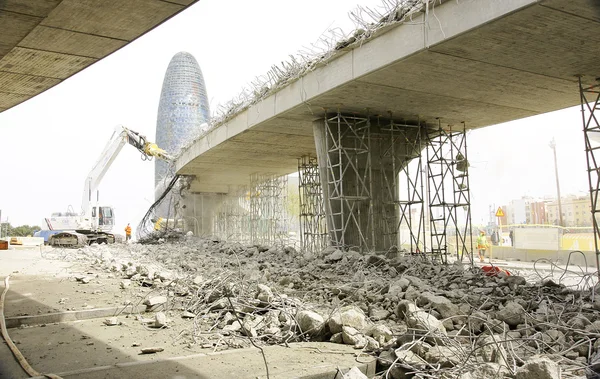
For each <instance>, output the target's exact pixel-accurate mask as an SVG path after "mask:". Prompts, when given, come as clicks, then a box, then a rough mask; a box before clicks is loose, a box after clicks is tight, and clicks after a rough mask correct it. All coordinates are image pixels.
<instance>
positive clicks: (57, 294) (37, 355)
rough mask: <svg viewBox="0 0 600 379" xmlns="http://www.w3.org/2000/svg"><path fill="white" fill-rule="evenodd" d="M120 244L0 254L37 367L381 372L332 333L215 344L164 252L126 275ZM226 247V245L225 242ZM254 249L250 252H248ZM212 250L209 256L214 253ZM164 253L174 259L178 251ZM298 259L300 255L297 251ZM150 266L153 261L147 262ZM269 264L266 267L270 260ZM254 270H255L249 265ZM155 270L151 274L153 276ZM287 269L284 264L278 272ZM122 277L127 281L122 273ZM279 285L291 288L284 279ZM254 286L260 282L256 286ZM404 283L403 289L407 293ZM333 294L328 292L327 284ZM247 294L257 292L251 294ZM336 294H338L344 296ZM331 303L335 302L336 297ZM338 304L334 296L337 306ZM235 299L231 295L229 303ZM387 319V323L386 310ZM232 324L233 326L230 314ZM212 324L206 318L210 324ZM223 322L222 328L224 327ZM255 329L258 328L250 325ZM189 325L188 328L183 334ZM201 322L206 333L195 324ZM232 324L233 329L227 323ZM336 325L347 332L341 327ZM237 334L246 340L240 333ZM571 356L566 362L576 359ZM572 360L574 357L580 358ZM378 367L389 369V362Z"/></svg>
mask: <svg viewBox="0 0 600 379" xmlns="http://www.w3.org/2000/svg"><path fill="white" fill-rule="evenodd" d="M95 249H96V250H95ZM127 249H129V248H128V247H123V245H122V246H121V247H114V248H113V247H110V248H109V247H101V248H94V247H89V248H85V249H84V250H83V251H82V250H77V249H74V250H68V249H52V248H48V247H46V248H42V249H40V248H32V249H23V250H8V251H2V252H0V278H1V279H2V280H4V278H5V277H7V276H8V275H10V290H9V291H8V293H7V295H6V299H5V304H4V316H5V319H6V323H7V326H8V328H9V329H8V331H9V334H10V337H11V338H12V340H13V341H14V343H15V344H16V346H17V347H18V348H19V349H20V351H21V353H22V354H23V355H24V357H25V358H26V359H27V360H28V362H29V363H30V364H31V366H32V367H34V368H35V369H36V370H37V371H38V372H40V373H44V374H48V373H53V374H57V375H59V376H61V377H69V378H71V377H72V378H154V377H156V378H167V377H168V378H207V379H208V378H239V379H242V378H267V371H266V367H268V370H269V372H268V375H269V378H282V379H283V378H313V379H317V378H332V379H333V378H338V379H340V378H346V377H348V378H350V377H351V376H344V374H346V373H348V371H349V370H350V369H351V368H353V367H357V368H358V369H360V371H362V372H363V373H365V374H366V376H367V377H369V378H373V377H375V375H376V371H379V374H381V357H380V365H379V366H377V354H372V353H371V354H369V353H368V351H366V350H367V349H366V346H365V347H364V348H362V349H361V348H357V346H356V345H355V346H352V344H349V343H347V342H346V341H344V343H339V341H338V343H331V342H327V341H325V342H316V341H317V340H319V339H318V338H316V337H317V336H316V334H315V335H314V337H315V338H313V340H314V341H310V342H295V341H297V340H294V339H290V340H289V342H285V343H282V342H281V341H282V340H277V342H278V343H269V344H259V345H258V346H260V347H259V348H257V347H255V346H253V345H254V344H253V343H252V344H251V343H248V342H247V341H245V340H243V342H239V341H242V340H241V339H234V338H233V337H231V336H230V334H229V333H224V334H223V336H227V337H223V336H222V337H221V339H227V343H222V342H221V340H219V341H216V342H215V341H214V340H209V339H206V338H204V335H208V334H209V333H208V332H206V329H202V328H200V327H199V326H198V325H196V324H195V320H196V319H194V318H183V317H181V316H180V315H181V313H180V311H183V310H184V308H186V307H187V308H186V309H192V307H190V306H189V302H188V303H187V304H188V305H187V306H178V305H177V304H180V305H181V304H184V303H177V301H176V298H177V295H175V294H174V293H172V292H177V290H176V289H175V287H174V286H173V283H175V281H173V280H172V281H170V282H169V281H168V280H165V277H170V276H171V275H174V277H177V273H175V272H174V271H171V273H169V272H168V271H165V273H161V274H158V271H160V270H168V269H169V263H170V262H171V259H170V258H166V259H165V258H164V255H163V256H162V258H161V259H162V260H163V262H164V263H165V264H164V265H160V264H159V263H158V262H156V261H153V259H152V258H153V257H152V256H150V255H149V256H147V257H145V256H143V255H141V254H138V255H137V257H138V259H139V260H138V262H135V263H134V264H132V263H131V262H129V265H130V266H133V267H136V269H135V270H134V272H135V274H134V275H131V273H130V275H127V273H126V271H127V270H126V268H125V266H127V264H123V263H122V262H121V261H119V259H117V258H116V257H117V256H118V254H119V252H120V251H123V250H127ZM136 249H137V252H138V253H139V252H140V251H143V249H144V248H142V247H137V248H136ZM218 249H219V250H218V251H220V252H221V254H223V251H225V250H226V249H224V248H223V245H219V247H218ZM229 249H230V250H231V248H229ZM255 250H256V251H257V252H258V251H261V249H260V248H255ZM99 251H100V252H99ZM154 251H155V252H156V251H159V252H160V251H161V250H160V248H154ZM239 251H241V252H240V253H239V256H238V254H233V255H231V253H229V255H230V256H231V260H232V261H233V262H237V267H231V270H232V272H234V273H236V274H237V271H238V270H239V275H240V276H244V277H246V278H256V277H257V274H258V271H259V270H258V269H257V268H256V266H254V265H253V264H252V263H251V262H250V261H251V259H248V262H250V263H246V262H242V261H245V259H244V255H243V254H242V252H247V251H248V250H247V249H246V250H243V249H242V250H239ZM261 253H262V252H261ZM330 253H331V252H330ZM144 254H145V252H144ZM163 254H164V253H163ZM254 254H255V253H254V251H252V252H251V253H250V254H249V256H252V255H254ZM335 254H336V252H333V253H331V255H330V256H329V258H328V257H325V258H323V262H328V263H318V264H317V265H316V267H319V268H320V269H323V270H324V272H328V271H327V270H329V269H330V268H331V267H328V265H330V266H331V265H333V266H335V265H334V264H335V262H339V263H340V265H343V264H346V265H347V264H348V262H347V259H346V258H344V260H339V261H336V260H335V259H333V258H331V256H332V255H335ZM215 255H217V254H216V253H215ZM144 257H145V261H144ZM127 259H131V258H130V257H129V258H127ZM173 259H175V260H177V257H174V258H173ZM207 259H208V258H207ZM213 259H214V260H215V262H217V260H221V263H220V265H221V267H228V263H223V258H222V257H213ZM303 259H304V260H305V261H306V260H307V258H306V257H304V258H303ZM328 259H329V260H328ZM336 259H337V258H336ZM369 261H372V260H369ZM109 262H111V263H109ZM140 262H142V263H144V264H148V265H150V266H148V267H149V272H150V273H148V272H147V271H148V268H143V269H142V271H144V270H145V271H144V272H145V274H144V275H142V276H140V275H139V273H140V267H141V266H139V264H140ZM152 262H154V263H152ZM199 262H200V261H199ZM258 262H259V263H260V262H263V263H260V264H264V260H263V261H261V260H260V259H259V260H258ZM319 262H321V261H319ZM488 263H489V262H487V263H486V264H488ZM493 263H494V265H496V266H498V267H502V268H504V269H508V270H513V271H516V272H518V273H519V274H521V275H523V277H527V275H531V276H532V278H531V279H528V280H535V276H537V277H538V279H540V278H539V276H540V275H543V276H545V278H546V279H548V278H550V277H552V278H553V280H555V281H556V282H557V283H558V282H562V283H567V284H568V285H571V286H575V287H577V286H578V285H582V277H585V278H586V280H588V281H589V280H590V279H589V276H588V275H587V274H582V273H583V271H582V273H578V272H570V273H569V272H567V271H561V270H557V269H556V267H555V266H554V265H551V264H548V263H545V262H538V263H537V264H536V267H535V270H534V265H533V263H531V262H506V261H498V260H494V262H493ZM152 264H156V265H155V266H152ZM189 264H192V263H189ZM111 265H112V266H111ZM121 265H123V269H122V270H121V268H119V269H115V267H120V266H121ZM477 265H480V264H477ZM202 266H205V264H202ZM206 267H207V268H206V272H203V271H202V270H196V271H195V272H196V273H197V274H200V275H204V279H203V280H204V281H205V282H206V283H208V281H209V280H208V279H207V277H208V276H210V275H211V273H210V270H209V268H210V265H209V264H208V263H207V264H206ZM242 267H244V268H243V270H244V274H242ZM171 268H172V267H171ZM270 268H271V269H274V267H273V266H272V265H271V266H270ZM255 269H256V271H257V272H253V270H255ZM579 269H580V270H588V271H592V272H593V271H594V270H595V269H594V268H589V269H582V268H579ZM154 270H155V271H156V274H153V271H154ZM260 272H261V273H262V274H261V275H264V274H265V270H264V267H261V268H260ZM297 272H298V271H296V273H297ZM342 272H343V270H342ZM290 273H291V271H290V272H288V273H287V274H290ZM565 274H566V275H565ZM215 275H216V274H215ZM267 275H269V274H267ZM282 275H283V274H282ZM356 275H357V273H355V272H347V276H348V278H349V279H348V283H350V282H353V281H355V280H356ZM274 276H276V275H274ZM292 276H294V274H293V273H292V274H291V275H290V277H292ZM127 277H129V279H124V278H127ZM136 277H137V282H136ZM152 277H154V282H158V283H160V282H161V280H160V279H157V278H158V277H160V278H162V279H163V280H162V282H163V283H167V282H168V283H171V284H170V285H172V286H171V287H168V286H169V285H167V289H168V288H172V291H169V292H168V295H167V296H168V297H169V304H171V305H170V306H169V307H167V306H166V304H163V307H164V308H161V307H160V306H159V307H158V309H151V311H150V312H146V310H149V309H148V308H149V306H148V305H144V303H143V301H147V300H148V299H150V298H152V297H153V296H155V295H156V296H157V295H161V294H165V288H164V287H161V286H156V285H155V284H156V283H150V282H148V280H147V278H150V279H151V278H152ZM197 277H198V276H196V278H197ZM392 277H393V278H394V280H397V279H398V278H397V277H396V274H395V273H394V274H393V275H392ZM187 278H188V279H187V280H188V281H191V279H190V278H191V277H190V276H189V275H188V277H187ZM286 278H287V276H279V277H277V276H276V279H278V280H279V283H280V284H283V285H284V286H287V281H286ZM124 280H125V282H124ZM144 280H146V281H144ZM211 280H212V279H211ZM270 280H271V279H270ZM290 280H291V279H290ZM130 281H131V282H130ZM272 281H274V282H276V281H277V280H275V279H272ZM257 282H261V279H257ZM194 283H196V284H198V282H196V279H194ZM365 283H369V282H365ZM0 285H1V287H0V291H1V290H4V282H2V283H1V284H0ZM177 285H178V286H179V285H180V282H177ZM336 285H337V286H338V288H342V287H343V285H344V283H336ZM202 286H203V284H202V285H200V287H202ZM296 286H298V284H297V285H296ZM587 286H588V287H589V286H590V284H589V283H588V284H587ZM592 286H593V284H592ZM287 287H290V288H292V287H293V285H290V286H287ZM488 287H489V286H488ZM215 288H216V287H215ZM260 288H261V287H260V285H259V291H260ZM161 291H162V292H161ZM273 291H274V290H273ZM409 291H410V290H408V289H407V293H408V292H409ZM269 292H270V290H269ZM309 292H310V291H309ZM333 292H334V293H335V291H333ZM390 292H391V290H390ZM290 293H291V292H290ZM171 296H172V297H173V299H171ZM190 296H192V295H189V294H188V298H189V297H190ZM240 296H241V295H240ZM282 296H284V295H282ZM311 296H312V295H310V294H309V293H308V292H307V294H306V295H305V297H304V299H310V298H311ZM256 297H257V298H260V294H258V295H257V296H256ZM340 298H341V299H342V300H343V297H340ZM400 298H402V296H401V297H400ZM406 298H408V296H407V297H406ZM227 299H228V300H229V301H230V302H231V299H230V298H229V295H227ZM211 301H212V300H211ZM269 301H273V300H269ZM217 302H218V300H217ZM335 302H338V300H337V299H335ZM213 304H214V302H213ZM230 304H231V303H230ZM347 304H348V303H345V304H340V306H341V305H347ZM381 304H383V303H376V305H381ZM232 306H233V304H232ZM237 306H238V304H237V303H236V305H235V307H237ZM225 307H226V306H225ZM213 308H214V306H211V307H210V308H209V307H205V308H203V309H204V310H202V311H199V310H198V309H200V308H195V309H196V314H197V315H201V314H202V315H204V316H206V317H208V316H209V314H210V313H209V311H210V310H211V309H213ZM482 308H483V305H482ZM588 308H589V307H588ZM311 309H313V308H311ZM488 309H489V308H488ZM314 310H321V308H319V306H316V308H314ZM157 311H164V313H165V314H166V317H167V318H168V327H158V328H157V327H155V325H153V324H152V322H149V321H152V320H153V319H152V317H154V315H155V314H156V312H157ZM373 311H374V310H371V312H369V315H370V316H372V317H371V320H377V319H378V318H379V316H377V317H375V316H373V314H374V313H375V312H373ZM379 311H380V310H379ZM321 313H323V312H321ZM222 315H223V314H221V316H222ZM111 317H117V319H118V323H117V324H116V325H107V323H106V321H107V319H110V318H111ZM145 318H151V320H145ZM392 318H393V319H394V321H395V318H394V316H392ZM298 319H299V317H298ZM218 321H219V319H216V322H218ZM221 321H222V320H221ZM211 322H212V321H211ZM231 322H232V321H231V320H229V321H228V322H227V323H228V324H229V326H231V325H232V324H231ZM369 322H370V321H369ZM227 323H225V324H227ZM233 323H234V324H235V320H234V321H233ZM240 323H241V321H240ZM298 323H299V324H302V321H298ZM216 325H217V324H216V323H215V325H214V326H213V327H215V326H216ZM223 325H224V324H223V323H222V324H221V325H220V326H219V327H218V328H222V326H223ZM244 325H245V322H244ZM387 325H389V326H390V330H391V331H392V332H393V333H392V334H393V335H394V338H398V339H400V337H398V336H399V332H398V331H397V330H395V329H394V326H393V325H392V323H391V322H390V323H388V324H387ZM344 327H345V326H344ZM450 327H452V323H450ZM226 328H227V326H226V327H225V328H224V329H226ZM245 328H246V327H245V326H244V327H242V331H243V332H244V333H242V334H246V335H247V336H249V337H256V335H254V334H252V333H249V332H247V331H246V329H245ZM256 328H257V329H258V326H256ZM513 329H514V328H513ZM192 330H193V333H192V332H190V331H192ZM202 330H205V331H204V332H202ZM248 330H250V327H248ZM282 330H283V329H282ZM209 331H210V329H209ZM233 332H235V330H232V333H233ZM274 333H275V332H274ZM344 333H346V331H345V329H344ZM259 338H260V336H259V337H258V338H255V339H256V340H257V341H258V339H259ZM340 338H341V337H340ZM344 338H345V337H344ZM369 338H371V337H369ZM244 339H247V340H250V338H246V337H244ZM327 339H329V337H328V338H327ZM333 339H334V338H333V337H332V340H333ZM380 341H382V342H381V347H380V346H379V345H377V349H376V350H377V351H378V353H381V352H382V351H385V348H388V349H389V346H385V347H384V342H383V341H385V338H384V339H383V340H381V339H380ZM388 343H389V342H388ZM151 347H156V348H160V349H162V351H160V352H157V353H154V354H142V353H141V351H142V349H143V348H151ZM590 347H591V345H590ZM394 348H396V347H394ZM261 349H262V352H261ZM398 350H400V349H398ZM590 354H592V352H591V351H590V352H588V355H590ZM575 355H577V354H575ZM523 358H525V357H523ZM398 359H400V358H396V361H397V360H398ZM572 359H573V361H574V362H575V357H572ZM265 360H266V365H265ZM579 361H580V362H582V361H583V359H580V360H579ZM388 363H389V362H388ZM383 366H385V364H384V365H383ZM392 366H393V364H392ZM587 366H589V365H587ZM385 367H389V364H388V365H387V366H385ZM585 367H586V365H582V366H581V369H582V370H583V369H584V368H585ZM390 372H392V371H390ZM581 372H583V371H581ZM513 374H514V372H513ZM570 374H572V375H569V376H567V377H578V375H576V374H577V373H576V372H571V373H570ZM346 375H349V374H346ZM484 376H485V375H484ZM26 377H28V375H27V374H26V373H25V372H24V371H23V370H22V369H21V367H20V366H19V365H18V363H17V362H16V359H15V358H14V357H13V355H12V354H11V352H10V350H9V349H8V346H7V344H6V343H4V341H3V343H2V344H0V378H26ZM383 377H385V376H383ZM389 377H390V378H392V377H393V378H396V377H403V376H402V374H398V373H397V372H396V374H390V375H389ZM406 377H409V376H406ZM456 377H459V376H456ZM461 377H464V376H461ZM470 377H471V378H476V377H478V376H477V375H474V376H470ZM498 377H502V376H498ZM506 377H514V376H511V375H508V376H506ZM517 377H518V376H517ZM465 378H467V377H465Z"/></svg>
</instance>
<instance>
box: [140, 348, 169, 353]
mask: <svg viewBox="0 0 600 379" xmlns="http://www.w3.org/2000/svg"><path fill="white" fill-rule="evenodd" d="M164 350H165V349H163V348H162V347H147V348H144V349H142V354H154V353H160V352H161V351H164Z"/></svg>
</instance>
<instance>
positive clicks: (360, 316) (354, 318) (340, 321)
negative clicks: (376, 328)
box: [327, 306, 367, 334]
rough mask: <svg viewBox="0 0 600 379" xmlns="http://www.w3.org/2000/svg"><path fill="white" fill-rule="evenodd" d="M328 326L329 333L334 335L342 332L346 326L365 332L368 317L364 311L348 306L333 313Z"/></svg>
mask: <svg viewBox="0 0 600 379" xmlns="http://www.w3.org/2000/svg"><path fill="white" fill-rule="evenodd" d="M327 324H328V325H329V331H331V333H334V334H335V333H339V332H341V331H342V328H343V327H344V326H349V327H352V328H355V329H358V330H363V329H365V328H366V327H367V317H366V316H365V313H364V312H363V311H362V309H360V308H357V307H354V306H348V307H343V308H341V309H339V310H336V311H335V312H333V313H332V314H331V317H330V318H329V320H328V321H327Z"/></svg>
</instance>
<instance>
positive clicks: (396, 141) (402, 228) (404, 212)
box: [379, 115, 426, 254]
mask: <svg viewBox="0 0 600 379" xmlns="http://www.w3.org/2000/svg"><path fill="white" fill-rule="evenodd" d="M379 126H380V127H379V131H380V136H381V138H379V143H380V148H379V153H380V165H381V172H382V175H381V181H382V184H381V186H382V189H383V199H382V201H383V206H384V211H385V212H384V217H383V222H384V225H383V230H384V239H385V244H386V246H388V247H393V246H397V247H398V248H400V249H404V250H408V251H409V252H410V253H411V254H417V253H421V252H425V251H426V242H425V211H426V208H425V202H424V186H423V167H422V155H423V154H422V152H423V147H424V142H425V140H424V138H423V133H424V127H423V126H421V125H420V122H417V125H414V124H412V125H411V124H407V123H403V122H397V121H394V120H393V118H392V116H391V115H390V117H389V119H387V120H383V119H379Z"/></svg>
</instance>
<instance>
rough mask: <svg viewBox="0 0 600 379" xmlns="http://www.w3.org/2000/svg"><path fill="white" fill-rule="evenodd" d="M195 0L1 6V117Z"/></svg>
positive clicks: (59, 0) (10, 1)
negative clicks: (6, 111)
mask: <svg viewBox="0 0 600 379" xmlns="http://www.w3.org/2000/svg"><path fill="white" fill-rule="evenodd" d="M195 1H196V0H169V1H162V0H127V1H122V0H103V1H96V0H5V1H0V112H2V111H4V110H7V109H9V108H12V107H14V106H15V105H18V104H20V103H22V102H23V101H25V100H28V99H30V98H32V97H33V96H35V95H37V94H40V93H42V92H44V91H45V90H47V89H49V88H51V87H53V86H55V85H57V84H58V83H60V82H62V81H63V80H64V79H67V78H68V77H70V76H72V75H74V74H75V73H77V72H79V71H81V70H83V69H84V68H86V67H88V66H89V65H91V64H93V63H94V62H97V61H98V60H100V59H102V58H104V57H105V56H107V55H109V54H111V53H112V52H114V51H115V50H118V49H120V48H121V47H123V46H125V45H126V44H128V43H129V42H131V41H133V40H134V39H136V38H138V37H139V36H141V35H142V34H144V33H146V32H147V31H149V30H151V29H152V28H154V27H155V26H157V25H159V24H161V23H162V22H163V21H165V20H167V19H168V18H170V17H171V16H173V15H175V14H177V13H179V12H180V11H182V10H183V9H185V8H186V7H188V6H189V5H190V4H192V3H194V2H195Z"/></svg>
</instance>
